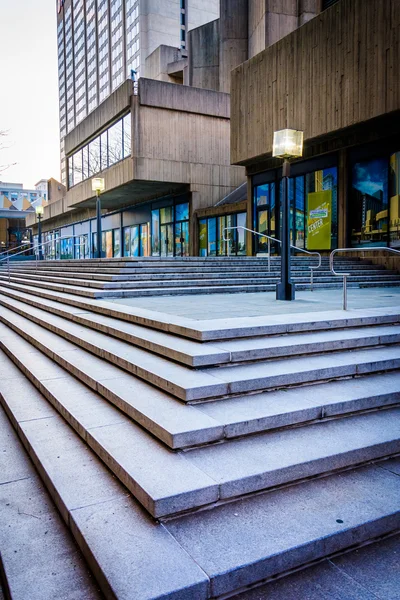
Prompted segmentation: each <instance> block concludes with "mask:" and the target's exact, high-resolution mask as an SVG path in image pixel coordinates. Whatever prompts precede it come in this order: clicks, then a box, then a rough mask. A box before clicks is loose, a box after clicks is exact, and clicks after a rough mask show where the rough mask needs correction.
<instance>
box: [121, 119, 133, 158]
mask: <svg viewBox="0 0 400 600" xmlns="http://www.w3.org/2000/svg"><path fill="white" fill-rule="evenodd" d="M123 121H124V144H123V147H124V158H126V157H127V156H130V154H131V152H132V149H131V135H132V134H131V127H132V125H131V113H128V114H127V115H126V116H125V117H124V119H123Z"/></svg>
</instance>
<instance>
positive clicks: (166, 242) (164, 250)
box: [160, 223, 174, 256]
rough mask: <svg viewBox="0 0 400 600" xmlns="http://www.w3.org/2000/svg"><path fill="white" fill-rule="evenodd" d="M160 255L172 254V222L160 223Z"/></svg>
mask: <svg viewBox="0 0 400 600" xmlns="http://www.w3.org/2000/svg"><path fill="white" fill-rule="evenodd" d="M160 245H161V256H173V255H174V231H173V225H172V223H168V224H167V225H161V237H160Z"/></svg>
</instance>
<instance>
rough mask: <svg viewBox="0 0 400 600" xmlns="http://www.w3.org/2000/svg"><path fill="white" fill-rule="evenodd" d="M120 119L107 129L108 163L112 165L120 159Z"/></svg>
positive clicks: (121, 155)
mask: <svg viewBox="0 0 400 600" xmlns="http://www.w3.org/2000/svg"><path fill="white" fill-rule="evenodd" d="M122 157H123V147H122V120H120V121H117V122H116V123H114V125H112V126H111V127H110V128H109V129H108V164H109V166H110V167H111V165H114V164H115V163H117V162H119V161H120V160H122Z"/></svg>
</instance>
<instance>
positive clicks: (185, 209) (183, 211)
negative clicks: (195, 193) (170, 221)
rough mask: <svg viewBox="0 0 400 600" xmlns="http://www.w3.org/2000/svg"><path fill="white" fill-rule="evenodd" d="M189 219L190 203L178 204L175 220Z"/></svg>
mask: <svg viewBox="0 0 400 600" xmlns="http://www.w3.org/2000/svg"><path fill="white" fill-rule="evenodd" d="M188 219H189V203H188V202H186V203H185V204H177V205H176V206H175V220H176V221H187V220H188Z"/></svg>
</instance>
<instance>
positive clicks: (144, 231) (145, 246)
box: [140, 223, 150, 256]
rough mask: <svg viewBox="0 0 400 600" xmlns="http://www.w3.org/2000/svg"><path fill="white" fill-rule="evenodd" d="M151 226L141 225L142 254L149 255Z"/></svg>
mask: <svg viewBox="0 0 400 600" xmlns="http://www.w3.org/2000/svg"><path fill="white" fill-rule="evenodd" d="M149 254H150V253H149V226H148V225H147V223H145V224H144V225H141V226H140V256H149Z"/></svg>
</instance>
